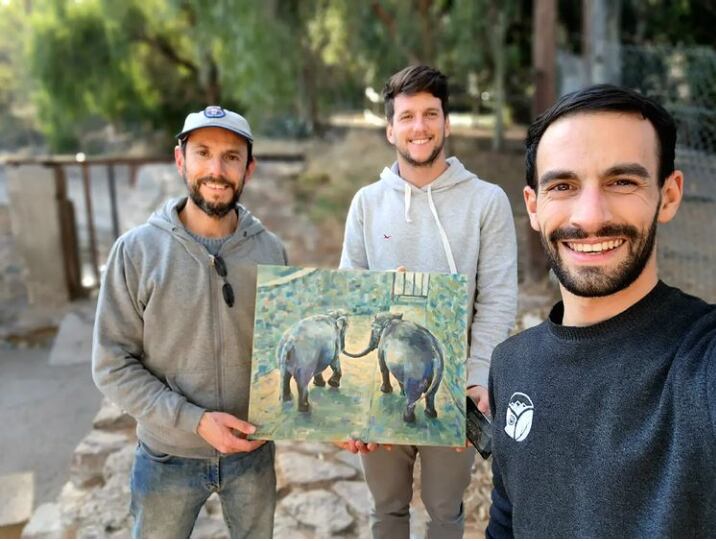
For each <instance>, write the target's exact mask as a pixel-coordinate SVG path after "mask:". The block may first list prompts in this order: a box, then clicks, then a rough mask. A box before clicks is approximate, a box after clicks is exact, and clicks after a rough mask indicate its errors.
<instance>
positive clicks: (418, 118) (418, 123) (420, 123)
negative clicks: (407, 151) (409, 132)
mask: <svg viewBox="0 0 716 541" xmlns="http://www.w3.org/2000/svg"><path fill="white" fill-rule="evenodd" d="M413 129H414V130H415V131H422V130H423V129H425V118H424V117H423V116H422V115H415V120H414V121H413Z"/></svg>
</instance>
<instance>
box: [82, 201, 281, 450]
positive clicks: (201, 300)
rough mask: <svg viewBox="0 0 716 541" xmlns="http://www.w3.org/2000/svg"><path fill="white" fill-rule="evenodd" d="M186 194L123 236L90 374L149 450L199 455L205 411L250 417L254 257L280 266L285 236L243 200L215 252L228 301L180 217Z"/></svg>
mask: <svg viewBox="0 0 716 541" xmlns="http://www.w3.org/2000/svg"><path fill="white" fill-rule="evenodd" d="M185 204H186V198H182V199H175V200H172V201H169V202H167V203H166V204H165V205H164V207H163V208H162V209H161V210H159V211H157V212H155V213H154V214H153V215H152V216H151V217H150V218H149V221H148V222H147V223H146V224H144V225H142V226H139V227H137V228H135V229H132V230H131V231H129V232H127V233H125V234H124V235H122V236H121V237H120V238H119V239H117V242H116V243H115V244H114V246H113V248H112V250H111V252H110V255H109V260H108V262H107V271H106V273H105V275H104V279H103V282H102V286H101V288H100V292H99V299H98V303H97V318H96V321H95V328H94V343H93V351H92V375H93V378H94V381H95V383H96V384H97V387H99V389H100V390H101V391H102V392H103V393H104V394H105V395H106V396H107V397H108V398H109V399H110V400H112V401H113V402H114V403H115V404H117V405H118V406H119V407H121V408H122V409H124V410H125V411H127V412H128V413H129V414H130V415H132V416H133V417H134V418H135V419H136V420H137V435H138V437H139V439H140V440H142V441H143V442H144V443H146V444H147V445H148V446H149V447H151V448H152V449H154V450H156V451H158V452H163V453H169V454H173V455H177V456H183V457H190V458H205V457H211V456H215V455H217V454H218V453H217V452H216V451H215V450H214V449H213V448H212V447H211V446H210V445H209V444H208V443H206V442H205V441H204V440H203V439H202V438H201V437H200V436H199V435H197V434H196V430H197V426H198V424H199V419H200V418H201V416H202V414H203V413H204V411H206V410H210V411H224V412H228V413H231V414H233V415H236V416H237V417H239V418H240V419H246V414H247V411H248V402H249V385H250V373H251V346H252V340H253V318H254V303H255V290H256V264H258V263H261V264H279V265H281V264H285V263H286V255H285V251H284V249H283V246H282V244H281V242H280V241H279V240H278V238H277V237H276V236H274V235H273V234H272V233H270V232H269V231H267V230H266V229H265V228H264V227H263V225H262V224H261V222H260V221H259V220H258V219H256V218H254V217H253V216H252V215H251V213H249V211H248V210H246V209H245V208H244V207H243V206H241V205H239V206H238V208H237V210H238V212H239V225H238V227H237V228H236V231H235V232H234V234H233V235H232V236H231V237H230V238H229V239H228V240H227V241H226V242H225V243H224V245H223V246H222V248H221V251H220V255H221V256H222V257H223V258H224V260H225V262H226V267H227V278H226V279H227V281H228V282H229V283H230V284H231V286H232V288H233V290H234V292H235V296H236V302H235V304H234V306H233V307H231V308H229V307H228V306H227V305H226V303H225V302H224V299H223V297H222V293H221V287H222V285H223V282H222V279H221V278H220V277H219V275H218V274H217V272H216V270H215V269H214V268H213V257H212V256H211V255H210V254H209V252H208V251H207V250H206V248H204V246H202V245H201V244H200V243H199V242H197V241H196V240H194V239H193V238H192V237H191V236H190V235H189V233H188V232H187V231H186V229H185V228H184V226H183V224H182V223H181V221H180V220H179V214H178V212H179V210H180V209H182V208H183V207H184V205H185Z"/></svg>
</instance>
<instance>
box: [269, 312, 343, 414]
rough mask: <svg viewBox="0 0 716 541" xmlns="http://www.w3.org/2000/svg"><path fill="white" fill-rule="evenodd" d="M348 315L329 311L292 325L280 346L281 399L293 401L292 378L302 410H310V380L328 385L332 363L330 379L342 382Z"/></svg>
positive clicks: (334, 381) (331, 384)
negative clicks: (329, 369)
mask: <svg viewBox="0 0 716 541" xmlns="http://www.w3.org/2000/svg"><path fill="white" fill-rule="evenodd" d="M347 327H348V319H347V315H346V314H345V313H344V312H343V311H341V310H335V311H332V312H329V313H328V314H326V315H316V316H310V317H307V318H304V319H302V320H300V321H298V322H296V323H295V324H294V325H292V326H291V327H290V328H289V329H288V330H286V332H285V333H284V334H283V336H282V337H281V340H280V342H279V344H278V347H277V351H276V353H277V356H278V367H279V371H280V373H281V397H280V398H281V400H282V401H284V402H285V401H289V400H291V399H292V398H293V397H292V395H291V378H293V379H294V380H295V381H296V387H297V389H298V411H303V412H307V411H308V410H309V409H310V406H309V404H308V384H309V383H310V381H311V378H313V383H314V385H318V386H319V387H323V386H325V384H326V382H325V380H324V379H323V371H324V370H325V369H326V368H328V367H329V366H330V367H331V369H332V371H333V374H332V375H331V378H330V379H329V380H328V385H330V386H331V387H339V386H340V382H341V375H342V373H341V362H340V359H339V355H340V353H341V351H343V348H344V347H345V338H346V328H347Z"/></svg>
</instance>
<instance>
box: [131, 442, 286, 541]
mask: <svg viewBox="0 0 716 541" xmlns="http://www.w3.org/2000/svg"><path fill="white" fill-rule="evenodd" d="M274 455H275V447H274V444H273V442H267V443H265V444H264V445H262V446H261V447H259V448H258V449H256V450H255V451H253V452H251V453H237V454H233V455H225V456H218V457H214V458H183V457H177V456H173V455H168V454H165V453H157V452H155V451H153V450H152V449H150V448H148V447H147V446H146V445H145V444H143V443H141V442H140V443H139V444H138V445H137V451H136V453H135V457H134V467H133V468H132V480H131V491H132V502H131V512H132V516H133V517H134V527H133V528H132V536H133V537H134V538H189V536H190V535H191V531H192V529H193V528H194V522H195V521H196V517H197V515H198V514H199V511H200V510H201V508H202V506H203V505H204V503H205V502H206V500H207V499H208V498H209V496H210V495H211V493H212V492H217V493H218V494H219V498H220V500H221V508H222V511H223V514H224V520H225V521H226V525H227V526H228V527H229V532H230V533H231V537H232V538H270V537H272V534H273V514H274V508H275V507H276V474H275V472H274V465H273V464H274Z"/></svg>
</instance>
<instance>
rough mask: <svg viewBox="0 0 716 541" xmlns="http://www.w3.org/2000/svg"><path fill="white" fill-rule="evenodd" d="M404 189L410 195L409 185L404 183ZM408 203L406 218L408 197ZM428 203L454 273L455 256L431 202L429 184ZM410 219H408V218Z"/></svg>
mask: <svg viewBox="0 0 716 541" xmlns="http://www.w3.org/2000/svg"><path fill="white" fill-rule="evenodd" d="M405 189H406V192H405V193H406V195H407V196H409V195H410V186H408V185H407V184H406V185H405ZM407 201H408V203H406V205H405V215H406V219H407V215H408V208H409V206H410V204H409V199H407ZM428 205H430V211H431V212H432V213H433V218H435V223H436V224H437V226H438V231H439V232H440V239H441V240H442V241H443V250H444V251H445V257H447V260H448V265H450V272H451V273H453V274H455V273H456V272H457V266H456V265H455V258H454V257H453V256H452V250H451V249H450V242H449V241H448V238H447V233H445V230H444V229H443V225H442V224H441V223H440V218H438V211H437V209H436V208H435V203H433V196H432V189H431V187H430V186H428ZM408 221H410V220H408Z"/></svg>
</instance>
